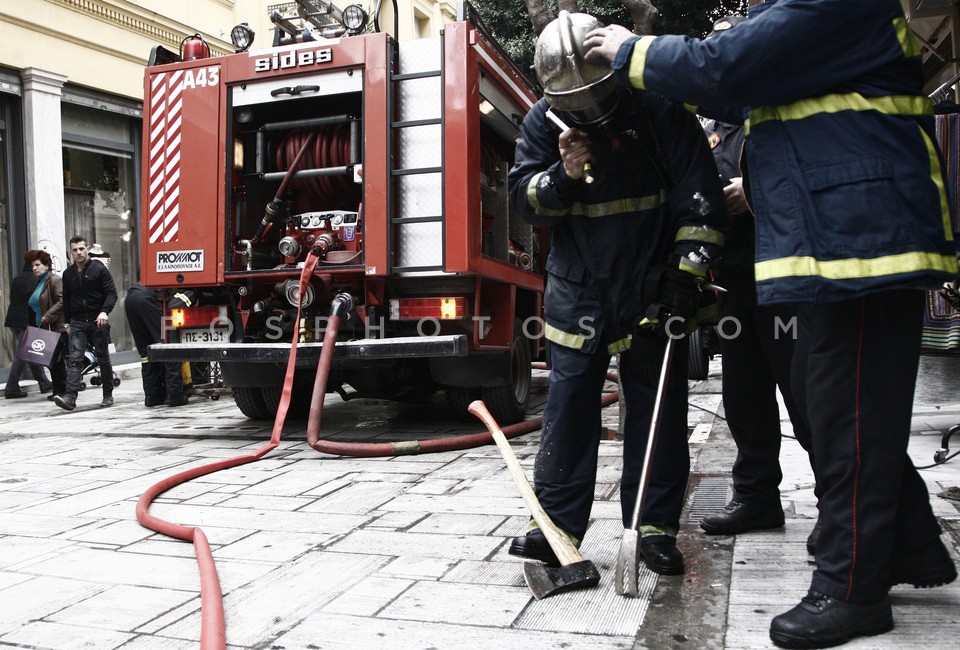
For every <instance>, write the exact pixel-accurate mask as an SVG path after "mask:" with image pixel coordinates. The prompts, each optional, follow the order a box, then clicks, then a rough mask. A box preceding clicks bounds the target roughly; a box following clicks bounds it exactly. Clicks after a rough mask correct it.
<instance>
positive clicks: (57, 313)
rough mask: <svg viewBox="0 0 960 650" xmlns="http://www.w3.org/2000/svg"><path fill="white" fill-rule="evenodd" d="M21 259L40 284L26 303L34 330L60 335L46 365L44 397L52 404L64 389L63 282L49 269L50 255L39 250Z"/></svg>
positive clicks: (65, 379) (65, 382) (65, 347)
mask: <svg viewBox="0 0 960 650" xmlns="http://www.w3.org/2000/svg"><path fill="white" fill-rule="evenodd" d="M23 259H24V260H25V261H26V262H27V263H28V264H29V265H30V268H31V269H32V270H33V274H34V275H36V276H37V277H38V278H40V280H39V281H38V282H37V287H36V289H34V290H33V294H32V295H31V296H30V299H29V300H28V301H27V304H28V305H29V306H30V310H31V311H32V312H33V313H32V316H33V319H34V323H35V324H36V326H37V327H43V328H46V329H49V330H51V331H53V332H58V333H59V334H60V343H59V344H58V345H57V350H56V352H55V353H54V356H53V360H52V361H51V362H50V378H51V380H52V381H53V391H52V392H51V393H50V395H48V396H47V399H49V400H52V399H53V398H54V396H56V395H63V393H64V392H65V391H66V389H67V366H66V355H65V351H66V349H67V336H66V328H64V326H63V280H62V279H61V278H60V276H59V275H57V274H56V273H54V272H53V269H52V268H51V266H52V264H53V260H52V259H51V258H50V253H48V252H46V251H41V250H29V251H27V252H26V253H24V254H23Z"/></svg>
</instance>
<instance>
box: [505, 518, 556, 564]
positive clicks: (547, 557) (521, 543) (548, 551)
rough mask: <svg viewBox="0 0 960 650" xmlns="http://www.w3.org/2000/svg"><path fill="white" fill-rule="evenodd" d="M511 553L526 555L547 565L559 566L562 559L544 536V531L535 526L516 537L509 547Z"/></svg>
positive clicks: (529, 558)
mask: <svg viewBox="0 0 960 650" xmlns="http://www.w3.org/2000/svg"><path fill="white" fill-rule="evenodd" d="M507 552H508V553H509V554H510V555H517V556H519V557H525V558H527V559H528V560H537V561H538V562H543V563H544V564H546V565H547V566H551V567H558V566H560V560H558V559H557V554H556V553H554V552H553V549H552V548H550V543H549V542H548V541H547V538H546V537H544V536H543V531H541V530H540V529H539V528H535V529H533V530H531V531H530V532H528V533H527V534H526V535H524V536H522V537H514V538H513V541H512V542H510V548H509V549H507Z"/></svg>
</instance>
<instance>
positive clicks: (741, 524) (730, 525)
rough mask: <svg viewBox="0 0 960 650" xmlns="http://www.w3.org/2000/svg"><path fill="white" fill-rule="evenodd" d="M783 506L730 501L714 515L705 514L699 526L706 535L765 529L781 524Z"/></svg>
mask: <svg viewBox="0 0 960 650" xmlns="http://www.w3.org/2000/svg"><path fill="white" fill-rule="evenodd" d="M783 522H784V518H783V508H781V507H780V506H779V505H778V506H776V507H774V508H767V507H762V506H757V505H754V504H750V503H741V502H740V501H731V502H730V503H728V504H727V505H726V507H724V509H723V510H722V511H720V512H718V513H717V514H715V515H707V516H706V517H704V518H703V519H702V520H701V521H700V528H702V529H703V530H704V532H706V533H707V535H736V534H737V533H745V532H747V531H750V530H765V529H767V528H780V527H782V526H783Z"/></svg>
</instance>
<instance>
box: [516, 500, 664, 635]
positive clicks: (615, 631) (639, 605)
mask: <svg viewBox="0 0 960 650" xmlns="http://www.w3.org/2000/svg"><path fill="white" fill-rule="evenodd" d="M622 536H623V525H622V524H621V523H620V522H619V521H617V520H610V519H604V520H595V521H594V524H593V525H592V526H591V527H590V530H589V531H588V532H587V536H586V537H585V538H584V540H583V546H582V547H581V549H580V552H581V553H582V554H583V556H584V557H585V558H586V559H588V560H590V561H592V562H593V563H594V564H595V565H596V566H597V568H598V570H599V571H600V576H601V578H600V586H599V587H597V588H595V589H584V590H580V591H570V592H566V593H561V594H557V595H555V596H551V597H550V598H545V599H544V600H534V601H531V603H530V605H528V606H527V608H526V609H525V610H524V611H523V614H521V615H520V617H519V618H518V619H517V621H516V623H515V624H514V627H516V628H519V629H523V630H550V631H553V632H575V633H580V634H605V635H609V636H610V637H614V638H611V639H610V642H611V647H615V643H616V641H618V640H619V639H616V638H615V637H617V636H623V637H629V638H630V639H631V640H632V639H633V637H634V635H636V633H637V630H638V629H639V628H640V626H641V625H642V624H643V619H644V617H645V616H646V613H647V608H648V606H649V605H650V598H651V596H652V595H653V591H654V588H655V587H656V585H657V574H655V573H654V572H652V571H650V569H648V568H646V567H645V566H644V565H643V563H641V564H640V569H639V571H640V572H639V575H638V576H637V583H638V584H637V592H638V595H637V597H636V598H624V597H623V596H618V595H617V593H616V590H614V589H613V579H614V577H613V567H614V566H616V561H617V553H619V552H620V538H621V537H622ZM608 567H609V568H608ZM520 570H521V569H520V567H519V566H518V567H517V572H520Z"/></svg>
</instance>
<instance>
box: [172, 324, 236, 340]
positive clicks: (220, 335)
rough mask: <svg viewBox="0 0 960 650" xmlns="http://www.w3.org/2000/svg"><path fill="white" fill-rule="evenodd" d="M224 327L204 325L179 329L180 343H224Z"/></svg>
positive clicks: (225, 338)
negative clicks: (197, 327)
mask: <svg viewBox="0 0 960 650" xmlns="http://www.w3.org/2000/svg"><path fill="white" fill-rule="evenodd" d="M226 341H227V328H226V327H214V328H212V329H211V328H209V327H204V328H199V329H181V330H180V342H181V343H226Z"/></svg>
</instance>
